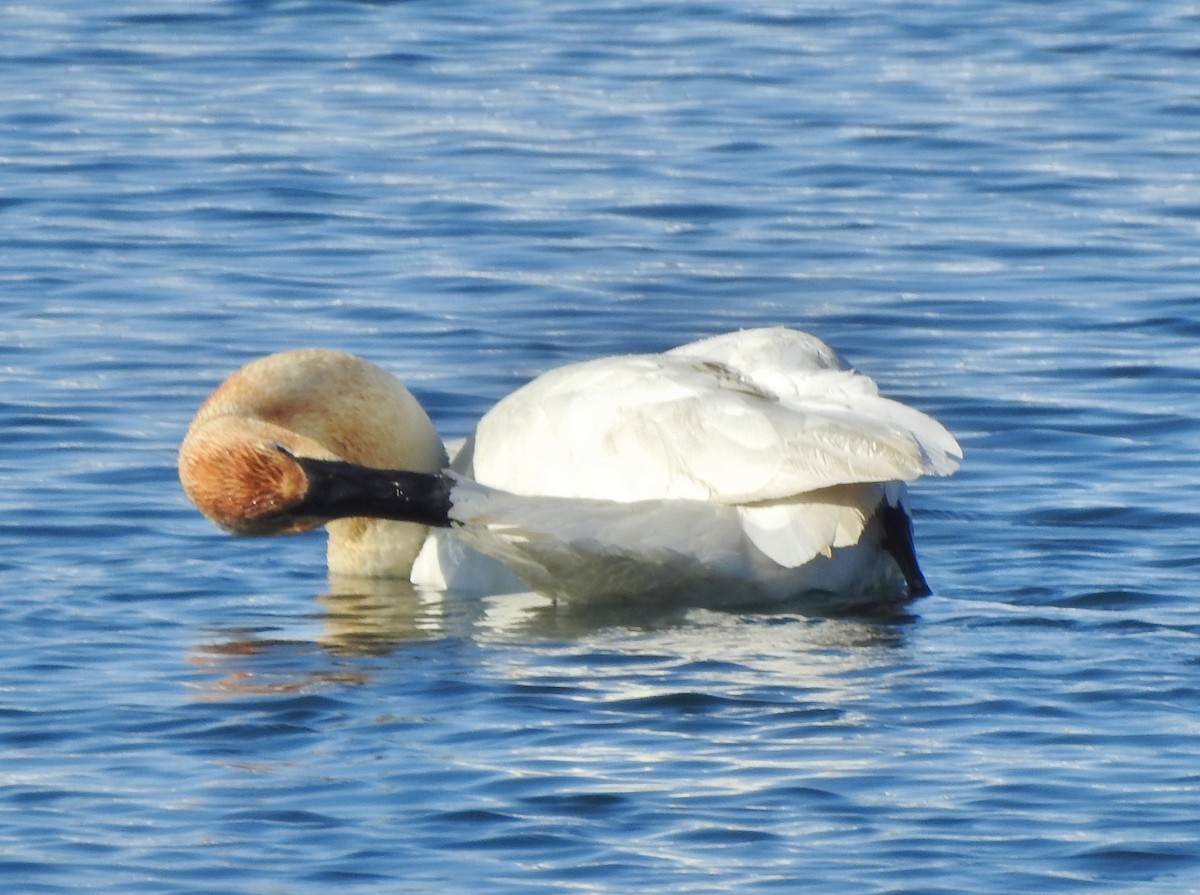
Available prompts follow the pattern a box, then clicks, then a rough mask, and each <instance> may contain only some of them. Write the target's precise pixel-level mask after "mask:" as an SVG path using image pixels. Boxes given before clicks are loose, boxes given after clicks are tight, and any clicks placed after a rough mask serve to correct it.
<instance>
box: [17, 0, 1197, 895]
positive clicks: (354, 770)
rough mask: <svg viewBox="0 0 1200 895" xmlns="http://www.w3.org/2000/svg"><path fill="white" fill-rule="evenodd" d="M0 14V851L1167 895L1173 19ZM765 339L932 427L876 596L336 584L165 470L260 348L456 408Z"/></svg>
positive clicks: (1183, 543) (751, 13)
mask: <svg viewBox="0 0 1200 895" xmlns="http://www.w3.org/2000/svg"><path fill="white" fill-rule="evenodd" d="M0 22H2V23H3V27H0V52H2V54H3V57H4V60H5V61H4V67H3V72H4V74H3V90H2V91H0V160H2V161H0V245H2V247H3V251H2V254H0V325H2V327H3V329H2V331H3V333H4V338H3V339H0V543H2V545H3V550H2V551H0V582H2V585H3V599H2V600H0V631H2V632H3V637H4V645H3V646H2V647H0V887H2V888H3V890H4V891H6V892H14V893H57V892H70V891H87V892H90V893H112V895H117V893H119V895H129V893H155V895H157V893H225V895H243V893H245V895H249V893H253V895H275V893H289V895H292V893H318V892H339V893H343V892H344V893H396V892H413V893H427V892H441V893H472V895H475V893H480V892H486V893H513V895H517V893H530V892H554V893H558V892H564V893H565V892H622V893H625V892H659V893H671V892H678V893H703V892H714V893H715V892H745V893H760V892H761V893H767V892H789V893H790V892H795V891H812V892H821V893H855V895H857V893H901V892H912V893H923V895H924V893H938V892H945V893H963V892H971V893H1005V895H1008V893H1013V892H1052V893H1059V892H1064V893H1077V892H1100V891H1103V892H1129V893H1134V892H1136V893H1146V892H1163V893H1168V892H1169V893H1180V892H1189V891H1190V892H1200V811H1198V808H1200V769H1198V768H1197V763H1196V756H1197V754H1200V600H1198V598H1200V593H1198V591H1200V588H1198V587H1197V584H1196V581H1197V573H1198V570H1200V543H1198V539H1197V530H1198V523H1200V511H1198V510H1197V493H1198V492H1197V479H1198V478H1200V475H1198V473H1200V464H1198V461H1197V456H1198V455H1200V286H1198V285H1197V284H1198V283H1200V173H1198V169H1197V147H1200V13H1198V12H1197V8H1196V6H1195V5H1194V4H1193V3H1190V2H1182V0H1179V2H1170V0H1164V2H1156V3H1140V2H1121V0H1088V2H1083V0H1067V2H1060V3H1033V2H1001V3H996V2H982V0H963V2H960V3H942V2H934V0H924V2H921V0H918V2H905V3H899V2H893V0H865V2H860V3H855V4H829V3H809V2H799V3H795V4H783V3H771V2H767V0H750V2H746V3H737V4H710V3H704V2H678V3H637V2H602V3H583V2H579V0H550V2H537V3H534V2H514V3H497V4H443V3H434V2H430V0H416V2H407V3H387V2H349V0H344V2H337V0H307V2H305V0H294V2H282V0H281V2H270V0H265V2H250V0H245V2H232V0H228V2H216V0H207V2H206V0H201V2H195V3H190V4H186V5H179V4H154V3H150V2H148V0H132V2H116V3H98V4H89V3H83V2H80V0H60V2H52V3H45V4H41V3H38V4H33V3H29V4H20V5H10V6H7V7H5V8H4V10H3V12H0ZM775 323H785V324H789V325H793V326H798V327H800V328H803V329H806V330H809V331H811V332H814V333H815V334H817V335H819V336H821V337H822V338H824V339H825V340H827V341H828V342H830V343H831V344H833V345H834V346H836V347H837V348H838V349H839V350H840V351H842V352H843V353H844V354H845V355H846V356H847V357H849V358H850V359H851V360H852V361H853V362H854V363H855V364H856V365H857V366H858V367H859V368H860V369H862V370H863V371H864V372H866V373H868V374H870V375H872V376H873V377H875V378H876V379H877V380H878V381H879V382H880V383H881V385H882V386H883V387H884V389H885V390H886V391H887V392H888V393H889V394H891V395H893V396H896V397H899V398H901V399H903V400H905V401H908V402H910V403H912V404H914V405H915V406H917V407H920V408H921V409H923V410H925V411H927V412H929V413H931V414H933V415H935V416H936V417H938V418H939V419H941V420H942V421H943V422H944V423H946V424H947V426H949V427H950V428H951V429H952V430H953V431H954V432H955V433H956V434H957V435H958V436H959V438H960V440H961V442H962V444H963V446H964V448H965V450H966V454H967V461H966V463H965V465H964V467H963V469H962V470H961V472H960V473H959V474H958V475H957V476H955V477H954V478H952V479H948V480H935V481H927V482H922V483H920V484H919V485H918V486H917V487H916V488H915V489H914V493H913V498H914V503H915V504H916V507H917V519H916V526H917V538H918V548H919V552H920V555H921V558H922V564H923V566H924V570H925V572H926V575H927V576H928V578H929V580H930V582H931V584H932V585H933V588H934V591H935V593H934V595H933V596H931V597H929V598H927V599H925V600H923V601H921V602H920V603H918V604H916V605H915V606H914V607H913V610H912V612H911V613H910V614H909V615H907V616H905V617H901V618H884V619H873V618H864V619H823V618H804V617H801V616H798V615H791V614H786V613H781V614H774V615H771V614H763V615H734V614H721V613H713V612H702V611H693V612H688V613H685V614H682V615H674V616H670V617H660V618H656V617H653V616H647V617H641V618H630V617H615V618H600V619H590V620H587V621H586V622H585V621H584V620H580V619H577V618H570V617H564V616H561V615H558V614H556V613H555V612H554V611H553V610H551V609H548V608H547V607H546V606H544V605H543V604H541V603H540V602H538V601H534V600H528V599H526V600H519V601H505V600H499V599H485V600H480V599H467V598H461V597H447V598H446V599H444V600H441V601H439V600H436V599H432V598H429V597H422V596H418V595H416V594H414V593H412V592H411V591H406V590H405V589H404V588H403V587H401V586H399V585H395V584H393V585H381V586H380V587H379V588H378V590H377V592H375V593H365V594H364V593H357V594H355V593H337V592H333V591H335V590H336V589H334V588H331V587H330V585H329V584H328V583H327V582H326V580H325V577H324V565H323V545H322V542H321V538H320V536H319V535H312V536H305V537H298V538H293V539H279V540H271V541H263V540H236V539H232V538H229V537H226V536H224V535H222V534H221V533H219V532H218V531H216V530H215V529H214V528H213V527H212V526H210V525H209V524H208V523H207V522H206V521H205V520H203V519H202V518H201V517H199V516H198V514H196V513H195V511H194V510H192V509H191V507H190V506H189V505H187V503H186V501H185V500H184V498H183V497H182V495H181V493H180V491H179V488H178V485H177V483H176V480H175V474H174V450H175V448H176V446H177V444H178V442H179V439H180V436H181V434H182V431H183V429H184V427H185V426H186V424H187V421H188V419H189V417H190V415H191V413H192V411H193V410H194V409H195V406H196V405H197V404H198V402H199V401H200V400H201V399H202V398H203V396H204V395H205V394H206V393H207V392H208V391H209V390H210V389H211V388H212V387H213V386H214V385H215V384H216V383H217V382H218V381H219V380H220V379H221V378H222V377H223V376H224V375H225V374H226V373H228V372H229V371H230V370H231V369H233V368H234V367H236V366H238V365H239V364H240V363H242V362H244V361H245V360H248V359H249V358H251V357H253V356H255V355H257V354H260V353H264V352H267V351H270V350H274V349H279V348H285V347H294V346H298V345H310V344H316V345H326V346H331V347H339V348H344V349H349V350H352V351H355V352H358V353H360V354H363V355H365V356H367V357H370V358H371V359H373V360H375V361H377V362H379V363H381V364H383V365H384V366H386V367H387V368H389V369H390V370H392V371H393V372H395V373H396V374H397V375H399V376H400V377H401V378H403V379H404V380H405V381H406V382H407V383H408V384H409V385H410V386H411V387H412V389H413V390H414V391H415V392H416V393H417V394H418V395H419V397H420V398H421V399H422V400H423V401H424V403H425V404H426V405H427V407H428V408H429V410H430V412H431V415H432V416H433V418H434V420H435V421H436V423H437V424H438V426H439V428H440V430H441V431H442V432H443V433H444V434H445V435H447V436H457V435H462V434H465V433H466V432H467V431H468V430H469V428H470V425H471V422H472V421H473V420H474V419H475V418H477V416H478V415H479V414H480V413H481V412H482V411H483V410H484V409H486V408H487V407H488V406H489V405H490V404H491V403H492V402H493V401H495V400H496V399H497V398H498V397H500V396H501V395H503V394H505V393H506V392H507V391H509V390H510V389H512V388H513V387H515V386H517V385H518V384H520V383H522V382H524V381H526V380H527V379H528V378H530V377H531V376H533V375H535V374H536V373H538V372H540V371H542V370H545V369H547V368H549V367H552V366H555V365H557V364H560V363H564V362H568V361H571V360H576V359H582V358H587V357H592V356H595V355H599V354H607V353H613V352H625V351H639V350H653V349H661V348H666V347H669V346H671V345H673V344H678V343H680V342H683V341H687V340H689V339H691V338H693V337H697V336H700V335H705V334H710V333H715V332H720V331H724V330H728V329H733V328H736V327H739V326H750V325H759V324H775Z"/></svg>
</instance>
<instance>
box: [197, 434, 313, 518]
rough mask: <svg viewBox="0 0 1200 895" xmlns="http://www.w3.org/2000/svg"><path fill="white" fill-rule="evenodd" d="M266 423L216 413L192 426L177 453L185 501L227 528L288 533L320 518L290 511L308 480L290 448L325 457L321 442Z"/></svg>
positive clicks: (297, 502) (302, 497)
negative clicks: (314, 442) (311, 442)
mask: <svg viewBox="0 0 1200 895" xmlns="http://www.w3.org/2000/svg"><path fill="white" fill-rule="evenodd" d="M305 442H307V439H297V437H296V436H295V435H294V433H289V432H287V431H286V430H283V429H280V428H279V427H278V426H274V425H272V424H270V423H262V422H258V421H246V420H238V419H235V418H233V417H218V418H217V419H214V420H210V421H208V422H206V423H204V424H202V425H199V426H196V427H194V428H193V429H192V431H191V432H190V433H189V434H188V437H187V439H186V440H185V441H184V443H183V447H182V448H181V449H180V452H179V480H180V482H181V483H182V484H183V490H184V493H186V494H187V496H188V499H189V500H191V501H192V503H194V504H195V505H196V507H197V508H198V509H199V510H200V512H202V513H203V514H204V515H205V516H207V517H208V518H209V519H211V520H212V521H213V522H215V523H216V524H217V525H219V526H220V527H221V528H223V529H225V530H226V531H229V532H233V533H234V534H241V535H267V534H291V533H293V532H298V531H307V530H308V529H310V528H316V527H317V526H318V525H321V524H322V523H324V522H325V520H324V519H316V518H306V517H303V516H297V515H294V514H293V513H292V510H293V508H295V507H296V506H298V505H299V504H300V502H301V501H302V500H303V499H304V496H305V494H306V493H307V490H308V479H307V477H306V476H305V474H304V470H303V469H302V468H301V466H300V464H298V463H297V462H296V461H295V459H294V458H293V456H292V454H291V453H290V451H292V450H294V449H301V450H304V452H305V453H306V454H308V455H309V456H320V457H326V456H329V452H328V451H326V450H323V449H322V448H321V447H320V446H319V445H316V444H309V443H305Z"/></svg>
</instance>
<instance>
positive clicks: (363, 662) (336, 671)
mask: <svg viewBox="0 0 1200 895" xmlns="http://www.w3.org/2000/svg"><path fill="white" fill-rule="evenodd" d="M316 604H317V606H318V607H319V608H318V611H316V612H314V613H313V614H312V615H311V616H309V617H308V618H307V619H305V620H304V621H305V622H307V625H308V628H307V629H305V630H303V631H300V632H296V636H291V637H287V636H281V634H280V627H279V625H278V624H270V625H266V624H264V625H263V626H261V627H238V628H219V629H216V631H215V636H213V637H211V638H210V639H209V640H208V641H207V642H204V643H200V644H197V645H196V646H195V647H193V649H192V650H191V653H190V655H189V662H190V664H192V665H193V666H194V667H196V668H197V669H199V670H200V671H202V672H203V673H204V674H205V675H206V676H208V679H207V680H206V681H205V682H204V683H203V685H202V686H201V687H200V698H202V699H227V698H237V697H243V696H255V695H264V694H283V693H297V692H306V691H309V690H319V689H323V688H325V687H327V686H329V685H331V684H332V685H344V684H363V683H368V682H370V681H372V680H373V679H374V678H375V677H376V676H377V674H378V673H380V672H383V671H386V670H387V669H391V668H393V667H394V665H395V662H393V661H386V662H383V663H378V662H374V661H372V660H376V659H381V658H383V657H388V656H391V655H393V654H397V653H409V652H412V651H416V650H429V649H433V650H439V649H442V647H441V646H439V644H440V643H446V642H471V643H475V644H479V645H485V646H497V647H499V648H501V649H502V650H503V652H504V653H507V652H508V650H507V649H506V645H511V644H514V643H519V644H522V646H523V647H524V648H526V649H529V648H533V649H534V650H535V651H537V652H539V653H540V654H542V655H543V658H550V657H552V656H554V657H557V658H555V659H554V660H553V661H552V662H551V664H552V665H553V666H556V667H557V668H558V670H557V671H555V672H554V673H561V674H563V675H564V676H567V677H570V676H578V675H580V674H583V675H588V674H590V673H591V671H594V670H595V669H591V671H589V668H590V667H591V664H592V662H591V660H590V659H589V657H593V658H594V657H595V656H597V655H604V656H608V657H609V658H608V659H605V660H604V661H605V662H610V661H611V657H612V656H613V655H616V654H620V655H625V656H627V657H629V658H630V659H631V660H634V659H637V658H638V657H639V656H642V657H644V656H653V657H655V659H656V661H658V660H661V661H665V662H667V663H671V662H685V663H693V662H708V661H719V662H736V663H739V664H741V665H743V666H745V668H746V670H748V671H754V670H756V671H757V672H764V673H767V674H769V675H772V676H774V675H776V674H778V675H781V676H782V677H784V678H785V679H790V680H796V679H797V676H798V675H799V676H803V677H805V678H812V679H820V678H828V677H830V676H833V677H840V676H843V675H846V674H848V673H849V674H853V673H855V672H863V671H865V670H868V669H870V668H871V667H877V666H878V665H879V664H880V663H881V662H883V663H884V664H888V663H890V662H891V661H893V660H894V657H893V658H892V659H882V660H881V658H880V655H879V651H880V650H883V651H884V652H885V653H891V652H894V650H895V648H897V647H899V646H901V645H903V643H904V642H905V636H906V630H907V628H908V627H909V623H911V622H912V621H913V620H914V616H912V615H909V614H905V613H897V612H895V611H894V610H893V611H890V612H888V613H887V614H882V615H875V616H863V615H859V616H854V617H840V618H839V617H830V616H819V615H805V614H800V613H798V612H795V611H787V610H782V609H775V610H774V611H762V612H757V613H755V612H739V613H730V612H722V611H716V610H703V609H687V608H680V607H665V608H664V607H654V606H644V607H638V606H631V605H626V606H622V607H607V608H606V609H604V610H595V611H589V612H579V611H571V610H569V609H566V608H564V607H561V606H557V605H555V604H554V603H553V602H552V601H550V600H548V599H547V598H545V597H542V596H540V595H537V594H532V593H526V594H505V595H502V596H493V597H480V596H476V595H466V594H457V593H451V592H447V593H439V592H426V591H421V590H418V589H416V588H414V587H413V586H412V585H411V584H409V583H408V582H406V581H383V580H371V579H334V580H331V581H330V588H329V590H328V591H327V592H326V593H322V594H319V595H317V597H316ZM272 621H277V619H273V620H272ZM564 655H570V656H571V657H572V662H571V663H570V664H574V663H575V662H579V663H582V665H583V666H585V667H583V668H572V669H567V668H565V667H562V666H561V665H560V664H559V660H560V659H561V658H562V657H563V656H564ZM509 672H510V673H513V674H515V675H516V676H517V677H521V676H522V675H523V673H524V672H521V671H518V670H516V669H509ZM535 673H537V674H540V675H545V674H547V673H548V669H547V668H546V667H541V668H540V669H538V670H537V671H536V672H535ZM828 683H829V681H828V680H827V681H825V684H828ZM822 686H823V685H822ZM838 686H839V687H840V685H838Z"/></svg>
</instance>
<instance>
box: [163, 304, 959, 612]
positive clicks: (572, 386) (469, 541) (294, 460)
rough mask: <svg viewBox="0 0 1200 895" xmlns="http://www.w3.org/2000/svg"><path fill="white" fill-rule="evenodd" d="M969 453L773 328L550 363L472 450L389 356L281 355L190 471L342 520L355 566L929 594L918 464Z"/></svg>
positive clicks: (209, 416) (225, 414) (632, 588)
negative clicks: (919, 544)
mask: <svg viewBox="0 0 1200 895" xmlns="http://www.w3.org/2000/svg"><path fill="white" fill-rule="evenodd" d="M961 457H962V453H961V450H960V448H959V446H958V443H957V442H956V441H955V440H954V438H953V437H952V436H951V435H950V433H949V432H947V431H946V430H945V429H944V428H943V427H942V426H941V425H940V424H939V423H937V422H936V421H935V420H933V419H932V418H930V417H928V416H926V415H925V414H923V413H921V412H920V411H917V410H914V409H913V408H911V407H908V406H906V405H904V404H901V403H898V402H896V401H892V400H889V399H887V398H884V397H881V396H880V395H879V393H878V389H877V388H876V386H875V383H874V382H873V381H872V380H871V379H869V378H868V377H866V376H864V375H862V374H860V373H858V372H856V371H854V370H853V369H851V368H850V367H849V366H848V365H847V364H846V363H845V362H844V361H843V360H842V359H841V358H840V357H839V356H838V355H837V354H836V353H835V352H834V351H833V350H832V349H830V348H829V347H828V346H827V345H825V344H824V343H823V342H821V341H820V340H818V339H817V338H815V337H813V336H810V335H807V334H805V333H801V332H797V331H795V330H790V329H785V328H782V327H774V328H767V329H752V330H742V331H739V332H734V333H728V334H726V335H720V336H715V337H712V338H709V339H704V340H702V341H699V342H694V343H691V344H688V345H683V346H681V347H679V348H675V349H673V350H671V351H667V352H665V353H663V354H656V355H629V356H618V357H609V358H602V359H599V360H593V361H587V362H584V363H578V364H572V365H570V366H566V367H562V368H560V369H557V370H553V371H551V372H549V373H546V374H544V375H542V376H540V377H538V378H537V379H535V380H533V381H532V382H530V383H529V384H528V385H526V386H524V387H522V388H520V389H518V390H517V391H515V392H513V393H512V394H511V395H509V396H508V397H506V398H504V399H503V400H501V401H500V402H499V403H498V404H496V406H495V407H493V408H492V409H491V410H489V411H488V412H487V413H486V414H484V416H483V418H482V419H481V420H480V421H479V424H478V426H477V428H476V430H475V432H474V434H473V435H472V436H471V437H470V438H469V439H468V440H467V442H466V444H465V445H464V446H463V447H462V449H461V450H460V451H459V452H458V456H457V457H456V458H455V460H454V463H453V464H448V460H447V455H446V452H445V449H444V448H443V446H442V442H441V441H440V439H439V438H438V436H437V433H436V431H435V430H434V427H433V425H432V423H431V422H430V420H429V417H428V416H427V415H426V413H425V411H424V410H423V409H422V408H421V407H420V405H419V404H418V403H417V401H416V399H415V398H413V396H412V395H411V394H410V393H409V392H408V390H407V389H405V388H404V387H403V386H402V385H401V384H400V383H399V382H398V381H397V380H396V379H394V378H393V377H392V376H391V375H390V374H388V373H386V372H384V371H383V370H381V369H380V368H379V367H376V366H374V365H373V364H370V363H368V362H367V361H365V360H362V359H361V358H358V357H355V356H353V355H349V354H344V353H341V352H335V351H326V350H319V349H302V350H298V351H287V352H282V353H279V354H273V355H269V356H267V357H263V358H260V359H258V360H255V361H252V362H251V363H249V364H247V365H246V366H244V367H243V368H241V369H240V370H238V371H237V372H235V373H234V374H233V375H231V376H230V377H229V379H227V380H226V381H225V382H224V383H223V384H222V385H221V386H220V387H219V388H218V389H217V390H216V391H215V392H213V394H212V395H211V396H209V398H208V399H207V400H206V401H205V402H204V403H203V405H202V406H201V407H200V409H199V410H198V411H197V413H196V416H195V419H194V420H193V421H192V424H191V426H190V428H189V429H188V432H187V435H186V436H185V438H184V441H183V445H182V447H181V449H180V455H179V472H180V478H181V481H182V483H183V487H184V490H185V491H186V493H187V495H188V497H189V498H190V499H191V500H192V501H193V502H194V503H195V504H196V506H197V507H198V508H199V509H200V510H201V511H202V512H203V513H204V514H205V515H207V516H208V517H209V518H211V519H212V520H213V521H215V522H216V523H217V524H218V525H220V526H222V527H223V528H225V529H227V530H229V531H232V532H235V533H238V534H282V533H288V532H296V531H303V530H307V529H310V528H314V527H317V526H320V525H324V526H325V527H326V528H327V529H328V532H329V545H328V565H329V571H330V573H331V574H334V575H361V576H374V577H386V576H393V577H411V578H412V580H413V582H414V583H415V584H418V585H427V586H434V587H476V588H480V589H488V588H492V589H495V588H500V587H503V586H504V583H505V582H512V576H513V575H515V576H516V578H518V579H520V581H521V582H524V584H525V585H526V586H527V588H531V589H533V590H536V591H539V592H541V593H544V594H546V595H549V596H551V597H554V598H556V599H560V600H564V601H569V602H573V603H588V602H594V601H602V600H612V599H630V600H639V599H641V600H678V601H689V602H694V603H697V604H705V605H722V604H723V605H738V604H749V603H762V602H765V601H779V600H786V599H791V598H796V597H802V596H805V595H813V596H814V599H816V595H824V601H823V604H824V605H829V604H830V600H833V601H834V602H833V605H843V606H853V605H856V604H862V603H878V602H891V601H903V600H906V599H909V598H912V597H916V596H921V595H924V594H925V593H927V592H928V588H927V586H926V583H925V579H924V578H923V576H922V574H921V572H920V569H919V568H918V566H917V561H916V556H915V554H914V551H913V545H912V529H911V522H910V517H909V514H908V510H907V508H906V504H905V485H904V483H905V482H907V481H911V480H913V479H916V478H918V477H919V476H921V475H926V474H930V475H948V474H950V473H952V472H953V471H954V470H955V469H956V468H957V466H958V464H959V461H960V460H961ZM430 526H432V528H430ZM472 548H473V549H472ZM475 551H478V552H479V553H482V554H486V555H487V557H491V558H492V560H491V561H489V560H487V559H486V558H484V557H480V556H478V554H477V553H476V552H475ZM496 560H498V561H499V564H500V565H502V566H503V569H500V566H498V565H497V564H496V562H495V561H496ZM504 569H506V570H507V572H506V571H504ZM839 601H840V602H839Z"/></svg>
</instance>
